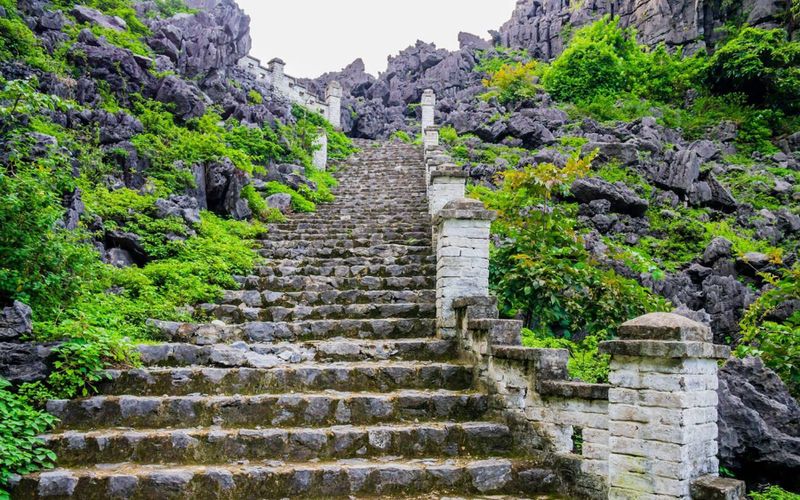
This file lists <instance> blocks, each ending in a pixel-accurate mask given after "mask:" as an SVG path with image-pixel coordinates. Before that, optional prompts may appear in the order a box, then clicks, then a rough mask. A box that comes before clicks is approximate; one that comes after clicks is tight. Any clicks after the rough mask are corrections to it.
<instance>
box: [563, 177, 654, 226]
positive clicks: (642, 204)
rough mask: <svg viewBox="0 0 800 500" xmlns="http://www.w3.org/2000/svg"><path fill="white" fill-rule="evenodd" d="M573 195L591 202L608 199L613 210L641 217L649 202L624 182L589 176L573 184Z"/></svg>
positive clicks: (584, 201)
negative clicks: (613, 181)
mask: <svg viewBox="0 0 800 500" xmlns="http://www.w3.org/2000/svg"><path fill="white" fill-rule="evenodd" d="M571 190H572V196H574V197H575V198H576V199H577V200H578V201H580V202H581V203H590V202H592V201H595V200H608V201H609V202H610V203H611V210H612V211H614V212H617V213H621V214H629V215H632V216H634V217H641V216H642V215H644V213H645V211H646V210H647V208H648V206H649V203H648V202H647V200H645V199H643V198H640V197H639V196H637V195H636V193H634V192H633V191H632V190H631V189H630V188H628V187H627V186H625V185H624V184H622V183H620V182H617V183H615V184H611V183H610V182H607V181H604V180H603V179H598V178H595V177H589V178H584V179H578V180H576V181H575V182H574V183H573V184H572V189H571Z"/></svg>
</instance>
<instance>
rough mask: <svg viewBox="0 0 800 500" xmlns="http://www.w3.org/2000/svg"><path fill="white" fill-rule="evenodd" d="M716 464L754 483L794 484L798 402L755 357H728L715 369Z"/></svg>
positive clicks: (799, 456)
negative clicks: (717, 375)
mask: <svg viewBox="0 0 800 500" xmlns="http://www.w3.org/2000/svg"><path fill="white" fill-rule="evenodd" d="M718 392H719V399H720V405H719V414H720V421H719V440H720V441H719V446H720V459H721V463H722V465H724V466H725V467H728V468H729V469H731V470H732V471H734V472H735V473H736V477H738V478H741V479H745V480H747V481H755V484H764V483H767V482H769V483H773V484H781V485H783V486H784V487H787V488H789V489H790V490H797V489H798V488H800V477H798V474H797V471H798V470H800V406H799V405H798V403H797V401H796V400H795V399H794V398H792V396H791V395H790V394H789V392H788V390H787V388H786V386H785V385H784V384H783V382H781V380H780V378H778V376H777V375H776V374H775V373H774V372H772V371H771V370H769V369H768V368H766V367H765V366H764V364H763V362H762V361H761V360H760V359H758V358H746V359H731V360H729V361H728V362H727V363H726V364H725V366H724V367H723V368H722V369H721V370H720V387H719V391H718Z"/></svg>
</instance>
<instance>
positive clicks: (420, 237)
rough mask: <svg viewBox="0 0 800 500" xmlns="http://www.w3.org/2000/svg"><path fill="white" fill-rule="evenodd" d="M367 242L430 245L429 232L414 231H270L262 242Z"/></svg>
mask: <svg viewBox="0 0 800 500" xmlns="http://www.w3.org/2000/svg"><path fill="white" fill-rule="evenodd" d="M290 240H301V241H317V240H324V241H332V242H334V241H335V242H337V243H338V242H339V241H354V242H355V241H358V242H360V241H364V240H366V241H369V242H371V243H373V244H376V245H385V244H387V243H395V244H404V243H406V242H408V241H422V242H425V243H428V244H430V241H431V232H430V231H414V232H396V231H386V232H383V233H375V232H373V233H371V234H370V233H368V232H367V231H359V232H358V234H356V233H355V232H353V233H349V232H340V231H325V230H324V228H323V229H322V230H319V231H317V232H313V233H312V232H299V231H286V230H272V231H270V232H269V233H268V234H267V235H266V238H264V240H262V241H264V242H273V241H290Z"/></svg>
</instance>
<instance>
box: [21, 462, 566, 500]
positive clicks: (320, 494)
mask: <svg viewBox="0 0 800 500" xmlns="http://www.w3.org/2000/svg"><path fill="white" fill-rule="evenodd" d="M558 487H559V482H558V479H557V476H556V474H554V473H553V472H551V471H550V470H548V469H546V468H543V467H542V466H541V465H540V464H539V463H537V462H534V461H525V460H510V459H506V458H488V459H483V460H469V459H425V458H419V459H401V460H397V459H395V460H391V459H386V460H367V459H358V460H353V459H351V460H342V461H338V462H319V463H308V462H304V463H283V462H267V463H257V464H248V465H209V466H183V467H175V466H166V465H164V466H132V465H130V464H118V465H107V466H103V467H97V468H84V469H57V470H54V471H48V472H42V473H40V474H36V475H31V476H28V477H26V478H24V479H23V481H22V482H21V483H20V484H19V486H17V488H16V489H15V491H14V495H15V497H16V498H28V499H40V498H76V499H77V498H79V499H82V500H100V499H109V498H126V499H129V500H153V499H159V500H173V499H189V498H191V499H193V500H234V499H236V500H238V499H279V498H287V497H292V498H306V499H323V498H354V497H355V496H361V497H363V496H369V495H381V497H382V498H386V495H395V494H396V495H410V494H415V495H423V494H435V495H437V496H438V495H442V494H452V493H455V494H466V495H474V494H477V495H493V494H499V493H516V494H531V493H548V492H555V491H556V490H557V489H558Z"/></svg>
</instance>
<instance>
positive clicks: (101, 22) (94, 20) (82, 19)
mask: <svg viewBox="0 0 800 500" xmlns="http://www.w3.org/2000/svg"><path fill="white" fill-rule="evenodd" d="M69 13H70V14H72V15H73V16H75V19H76V20H77V21H78V22H79V23H89V24H94V25H95V26H100V27H101V28H107V29H112V30H114V31H125V30H126V29H127V28H128V23H126V22H125V20H124V19H122V18H121V17H118V16H108V15H106V14H103V13H102V12H100V11H99V10H97V9H93V8H91V7H86V6H85V5H76V6H75V7H73V9H72V10H71V11H70V12H69ZM51 29H57V28H51Z"/></svg>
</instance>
